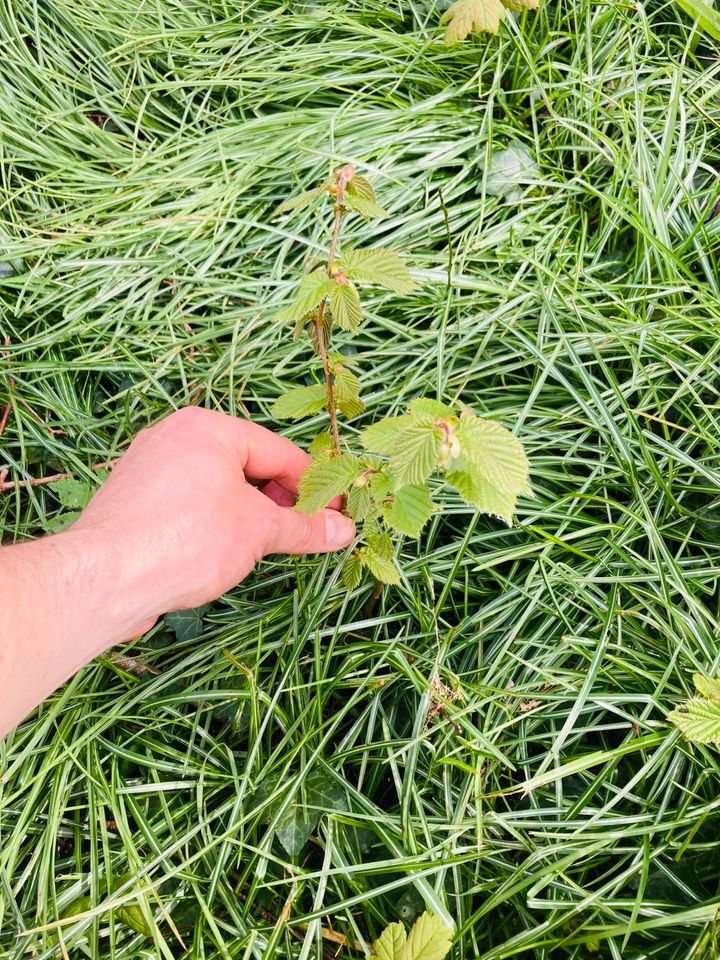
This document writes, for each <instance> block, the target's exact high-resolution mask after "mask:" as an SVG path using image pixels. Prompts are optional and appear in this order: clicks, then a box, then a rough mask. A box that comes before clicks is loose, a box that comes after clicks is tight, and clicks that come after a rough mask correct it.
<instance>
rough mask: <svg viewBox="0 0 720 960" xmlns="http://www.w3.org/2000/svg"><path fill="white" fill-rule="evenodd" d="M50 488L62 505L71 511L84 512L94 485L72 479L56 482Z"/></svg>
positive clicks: (49, 485)
mask: <svg viewBox="0 0 720 960" xmlns="http://www.w3.org/2000/svg"><path fill="white" fill-rule="evenodd" d="M48 487H49V488H50V490H52V492H53V493H54V494H55V496H56V497H57V498H58V500H59V501H60V503H61V504H62V505H63V506H64V507H67V508H68V509H70V510H82V508H83V507H84V506H87V504H88V502H89V500H90V497H91V496H92V492H93V487H92V484H91V483H88V482H87V480H74V479H73V478H72V477H66V478H64V479H63V480H54V481H53V482H52V483H49V484H48Z"/></svg>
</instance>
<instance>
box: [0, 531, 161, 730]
mask: <svg viewBox="0 0 720 960" xmlns="http://www.w3.org/2000/svg"><path fill="white" fill-rule="evenodd" d="M134 579H137V571H133V569H132V564H128V562H127V561H126V560H125V559H124V558H123V557H121V556H119V555H118V553H117V550H115V549H114V548H113V545H112V542H111V541H109V540H108V538H103V537H94V536H93V535H92V532H91V531H87V530H85V531H83V530H77V531H76V530H74V529H73V528H70V529H69V530H68V531H66V532H64V533H61V534H57V535H56V536H52V537H46V538H44V539H42V540H38V541H35V542H32V543H26V544H19V545H17V546H11V547H2V548H0V684H1V686H2V694H1V695H0V736H3V735H4V734H6V733H7V732H8V731H9V730H11V729H12V728H13V727H14V726H15V725H16V724H17V723H18V722H19V721H20V720H22V719H23V717H25V716H26V715H27V714H28V713H29V712H30V711H31V710H32V709H33V707H35V706H36V705H37V704H38V703H40V701H41V700H42V699H44V697H46V696H48V695H49V694H50V693H52V692H53V690H55V689H56V688H57V687H58V686H60V684H61V683H63V682H64V681H65V680H67V679H68V678H69V677H70V676H71V675H72V674H73V673H74V672H75V671H76V670H77V669H79V668H80V667H81V666H83V665H84V664H86V663H88V662H89V661H90V660H92V658H93V657H95V656H97V655H98V654H99V653H101V652H102V651H103V650H105V649H107V648H108V647H109V646H112V645H113V644H115V643H118V642H120V641H122V640H126V639H127V638H128V637H130V636H132V635H133V633H137V632H139V631H140V629H141V627H142V625H143V621H145V620H147V619H148V616H149V614H150V611H149V610H147V611H146V610H145V609H144V607H143V601H144V602H145V603H147V597H146V596H145V591H144V590H142V589H138V585H137V584H135V583H133V580H134Z"/></svg>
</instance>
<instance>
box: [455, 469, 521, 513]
mask: <svg viewBox="0 0 720 960" xmlns="http://www.w3.org/2000/svg"><path fill="white" fill-rule="evenodd" d="M445 480H446V481H447V482H448V483H449V484H450V486H451V487H454V488H455V489H456V490H457V492H458V493H459V494H460V496H461V497H462V498H463V500H464V501H465V502H466V503H469V504H471V505H472V506H473V507H477V509H478V510H479V511H480V513H487V514H489V515H490V516H493V517H499V518H500V519H501V520H504V521H505V523H507V524H508V525H509V524H511V523H512V518H513V513H514V512H515V501H516V499H517V498H516V497H515V495H514V494H511V493H503V491H502V490H498V489H496V488H495V487H493V486H492V484H490V483H488V481H487V480H486V479H485V477H483V476H482V475H481V474H480V473H479V471H478V470H477V469H476V468H475V467H474V465H473V464H471V463H468V462H467V461H466V460H464V459H463V458H462V457H461V458H460V459H459V460H458V462H457V465H456V466H454V467H453V469H452V470H448V472H447V473H446V474H445Z"/></svg>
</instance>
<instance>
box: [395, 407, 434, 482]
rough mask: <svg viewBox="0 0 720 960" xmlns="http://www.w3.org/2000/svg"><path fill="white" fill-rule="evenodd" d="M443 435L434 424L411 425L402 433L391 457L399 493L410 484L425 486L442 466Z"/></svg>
mask: <svg viewBox="0 0 720 960" xmlns="http://www.w3.org/2000/svg"><path fill="white" fill-rule="evenodd" d="M441 442H442V434H441V431H440V430H438V428H437V427H435V426H433V424H431V423H411V424H410V426H409V427H406V428H405V429H404V430H402V431H401V432H400V433H399V434H398V436H397V439H396V441H395V448H394V450H393V452H392V453H391V454H390V470H391V472H392V476H393V483H394V486H395V489H396V490H397V489H398V488H400V487H404V486H405V485H406V484H408V483H424V482H425V481H426V480H427V478H428V477H429V476H430V474H431V473H432V472H433V470H434V469H435V467H436V466H437V462H438V455H439V453H440V444H441Z"/></svg>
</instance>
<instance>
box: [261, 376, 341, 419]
mask: <svg viewBox="0 0 720 960" xmlns="http://www.w3.org/2000/svg"><path fill="white" fill-rule="evenodd" d="M326 402H327V391H326V389H325V384H323V383H313V384H312V385H311V386H309V387H295V389H294V390H288V392H287V393H283V394H281V396H279V397H278V398H277V400H276V401H275V403H273V405H272V407H271V408H270V412H271V413H272V415H273V416H274V417H277V419H278V420H299V419H300V418H301V417H307V416H310V415H311V414H313V413H317V412H318V411H319V410H322V409H323V407H324V406H325V403H326Z"/></svg>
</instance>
